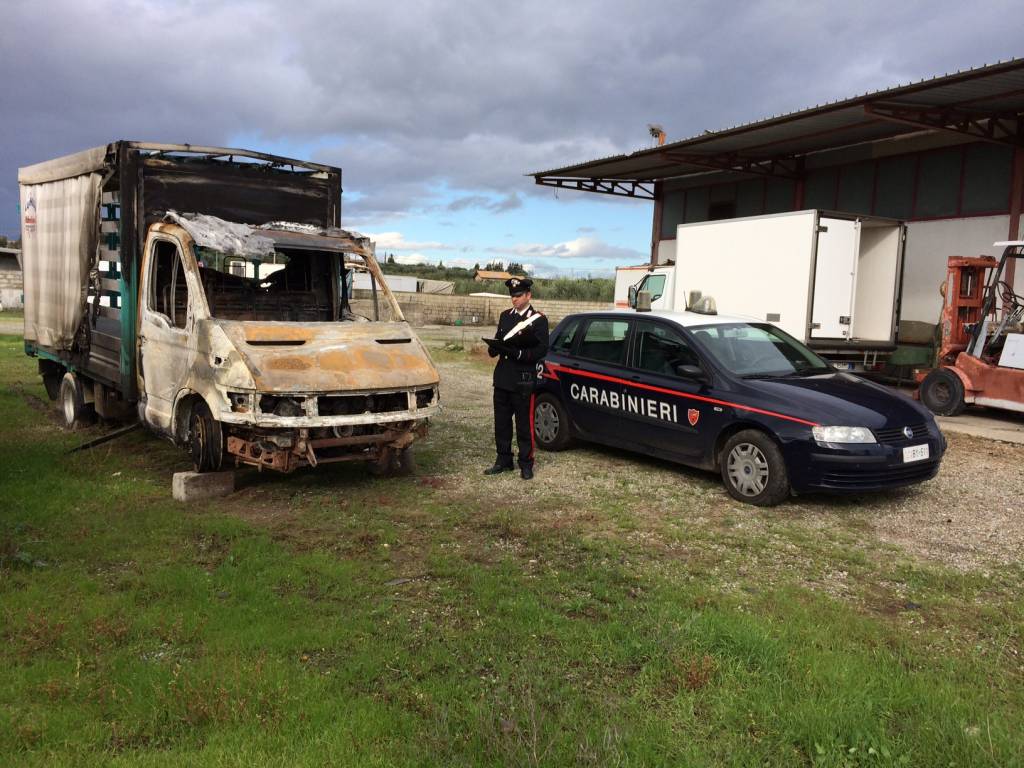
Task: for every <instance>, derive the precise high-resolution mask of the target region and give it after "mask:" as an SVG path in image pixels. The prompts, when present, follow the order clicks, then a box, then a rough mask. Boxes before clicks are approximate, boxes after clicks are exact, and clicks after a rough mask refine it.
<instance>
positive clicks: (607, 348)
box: [578, 320, 629, 365]
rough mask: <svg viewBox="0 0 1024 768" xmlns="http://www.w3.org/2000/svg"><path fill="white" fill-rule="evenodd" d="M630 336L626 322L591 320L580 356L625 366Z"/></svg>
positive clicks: (581, 343)
mask: <svg viewBox="0 0 1024 768" xmlns="http://www.w3.org/2000/svg"><path fill="white" fill-rule="evenodd" d="M628 335H629V323H628V322H626V321H625V320H591V321H590V324H589V325H588V326H587V330H586V332H585V333H584V335H583V339H582V341H581V342H580V348H579V353H578V354H579V356H580V357H585V358H587V359H588V360H599V361H601V362H604V363H612V364H614V365H624V364H625V362H626V337H627V336H628Z"/></svg>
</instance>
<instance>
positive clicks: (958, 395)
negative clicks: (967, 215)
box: [918, 240, 1024, 416]
mask: <svg viewBox="0 0 1024 768" xmlns="http://www.w3.org/2000/svg"><path fill="white" fill-rule="evenodd" d="M995 245H996V247H1002V248H1003V253H1002V256H1000V257H999V259H998V260H997V259H995V258H993V257H992V256H976V257H964V256H951V257H950V258H949V259H948V261H947V267H946V282H945V284H944V285H943V289H942V319H941V321H940V323H939V334H940V341H939V351H938V366H937V367H935V368H933V369H932V370H931V371H928V372H921V373H920V374H919V376H918V379H919V381H920V387H919V388H918V396H919V397H920V399H921V402H922V403H924V404H925V405H926V406H927V407H928V409H929V410H931V411H932V412H933V413H937V414H939V415H941V416H957V415H959V414H960V413H963V411H964V409H965V408H966V407H967V406H968V405H969V404H972V403H973V404H976V405H985V406H989V407H992V408H1002V409H1005V410H1008V411H1017V412H1020V413H1024V296H1022V295H1020V294H1018V293H1016V292H1015V291H1014V287H1013V273H1014V272H1015V271H1016V270H1015V269H1014V268H1013V267H1014V266H1018V267H1021V268H1024V241H1021V240H1014V241H1007V242H1000V243H996V244H995Z"/></svg>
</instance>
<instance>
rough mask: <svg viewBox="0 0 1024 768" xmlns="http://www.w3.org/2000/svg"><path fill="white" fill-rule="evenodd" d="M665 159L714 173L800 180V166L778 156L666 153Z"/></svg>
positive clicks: (796, 161)
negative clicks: (706, 169) (757, 156)
mask: <svg viewBox="0 0 1024 768" xmlns="http://www.w3.org/2000/svg"><path fill="white" fill-rule="evenodd" d="M665 158H666V159H668V160H671V161H672V162H676V163H686V164H688V165H696V166H698V167H700V168H709V169H711V170H714V171H733V172H735V173H747V174H750V175H752V176H773V177H779V178H786V179H799V178H800V165H799V161H798V160H797V158H795V157H790V156H779V157H768V158H751V157H742V156H740V155H737V154H734V153H729V154H719V155H696V154H691V153H685V154H684V153H681V152H666V153H665Z"/></svg>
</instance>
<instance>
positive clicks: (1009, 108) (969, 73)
mask: <svg viewBox="0 0 1024 768" xmlns="http://www.w3.org/2000/svg"><path fill="white" fill-rule="evenodd" d="M872 107H885V108H887V109H891V108H896V109H911V110H913V109H917V110H920V109H925V108H928V109H939V110H953V109H955V110H956V112H957V113H959V114H960V115H969V116H977V117H979V118H984V117H987V116H990V115H993V114H997V113H998V114H1007V115H1020V114H1021V113H1024V59H1012V60H1010V61H1006V62H998V63H996V64H988V65H985V66H981V67H977V68H974V69H969V70H965V71H962V72H956V73H952V74H947V75H941V76H936V77H932V78H927V79H924V80H920V81H918V82H915V83H909V84H907V85H900V86H896V87H894V88H887V89H883V90H878V91H873V92H870V93H865V94H862V95H860V96H853V97H851V98H847V99H842V100H838V101H833V102H829V103H826V104H822V105H819V106H815V107H811V108H808V109H803V110H799V111H797V112H791V113H788V114H784V115H779V116H774V117H770V118H766V119H763V120H758V121H755V122H752V123H746V124H743V125H738V126H734V127H732V128H725V129H722V130H719V131H707V132H704V133H701V134H699V135H697V136H691V137H690V138H687V139H682V140H678V141H673V142H671V143H666V144H665V145H664V146H660V147H654V148H651V149H642V150H637V151H635V152H630V153H628V154H623V155H612V156H609V157H604V158H600V159H597V160H590V161H588V162H585V163H578V164H575V165H569V166H565V167H563V168H556V169H552V170H549V171H539V172H534V173H531V174H529V175H531V176H533V177H535V178H536V179H537V181H538V182H539V181H540V180H541V179H543V178H545V177H561V178H580V179H618V180H623V181H639V182H647V181H655V180H658V179H664V178H674V177H679V176H686V175H690V174H696V173H706V172H708V170H709V169H708V167H707V166H704V165H697V164H694V163H693V162H690V163H688V162H686V161H685V160H680V159H679V155H684V156H685V155H690V156H691V158H692V159H697V157H698V156H699V157H701V158H703V157H705V156H707V157H708V158H721V157H723V156H734V157H737V158H740V159H743V160H754V161H757V160H767V159H771V158H778V157H797V156H802V155H807V154H810V153H813V152H817V151H821V150H825V149H835V148H837V147H843V146H850V145H853V144H860V143H863V142H868V141H875V140H878V139H886V138H891V137H894V136H899V135H904V134H908V133H913V132H917V131H920V130H922V128H921V126H911V125H907V124H904V123H900V122H896V121H894V120H891V119H887V118H885V117H882V116H879V115H877V114H871V113H869V112H868V111H867V110H868V108H872ZM673 154H675V155H676V158H677V159H674V160H673V159H672V158H670V157H669V156H670V155H673Z"/></svg>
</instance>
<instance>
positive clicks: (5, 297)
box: [0, 269, 25, 309]
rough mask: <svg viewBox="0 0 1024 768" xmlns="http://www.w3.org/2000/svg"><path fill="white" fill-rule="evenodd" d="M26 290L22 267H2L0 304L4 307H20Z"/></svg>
mask: <svg viewBox="0 0 1024 768" xmlns="http://www.w3.org/2000/svg"><path fill="white" fill-rule="evenodd" d="M24 290H25V289H24V284H23V283H22V279H21V270H20V269H0V304H2V305H3V306H4V309H17V308H20V307H21V306H22V302H23V298H22V294H23V293H24Z"/></svg>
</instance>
